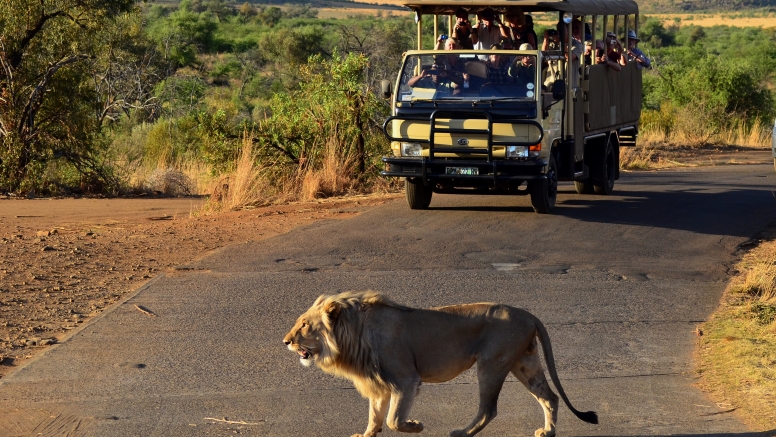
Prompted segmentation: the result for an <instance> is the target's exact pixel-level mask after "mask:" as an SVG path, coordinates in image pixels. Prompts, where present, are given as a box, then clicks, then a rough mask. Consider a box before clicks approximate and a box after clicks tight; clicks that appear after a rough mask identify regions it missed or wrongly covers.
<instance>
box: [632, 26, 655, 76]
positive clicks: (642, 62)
mask: <svg viewBox="0 0 776 437" xmlns="http://www.w3.org/2000/svg"><path fill="white" fill-rule="evenodd" d="M639 41H641V40H640V39H639V38H638V37H637V36H636V32H634V31H633V30H629V31H628V50H627V53H628V60H629V61H636V66H638V67H639V70H641V69H642V68H645V67H646V68H649V67H650V66H652V62H650V60H649V58H648V57H647V56H646V55H645V54H644V52H642V51H641V50H639V49H637V48H636V44H638V43H639Z"/></svg>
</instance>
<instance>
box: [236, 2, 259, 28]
mask: <svg viewBox="0 0 776 437" xmlns="http://www.w3.org/2000/svg"><path fill="white" fill-rule="evenodd" d="M258 14H259V11H257V10H256V8H255V7H254V6H253V5H252V4H250V3H248V2H245V3H243V4H242V6H240V16H241V17H242V20H243V24H245V23H246V22H247V21H248V20H249V19H251V18H253V17H255V16H256V15H258Z"/></svg>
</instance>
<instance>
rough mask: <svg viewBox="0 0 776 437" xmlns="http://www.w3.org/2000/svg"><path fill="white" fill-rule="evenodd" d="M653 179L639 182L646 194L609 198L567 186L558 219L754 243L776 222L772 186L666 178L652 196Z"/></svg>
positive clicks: (618, 191) (621, 189)
mask: <svg viewBox="0 0 776 437" xmlns="http://www.w3.org/2000/svg"><path fill="white" fill-rule="evenodd" d="M650 176H651V175H645V176H642V175H640V176H639V177H638V179H639V182H638V188H640V189H634V188H636V187H634V184H633V182H631V183H629V184H622V185H620V186H617V185H615V191H614V192H613V193H612V194H611V195H609V196H598V195H578V194H576V192H574V190H573V187H572V188H571V189H570V190H569V187H568V186H562V187H561V192H560V193H559V195H558V202H557V204H556V209H555V211H554V214H557V215H561V216H563V217H567V218H572V219H576V220H580V221H587V222H598V223H617V224H626V225H636V226H646V227H655V228H666V229H677V230H686V231H691V232H697V233H702V234H713V235H729V236H739V237H750V236H752V235H753V234H754V233H755V232H757V231H758V230H760V229H762V228H763V227H765V226H767V225H768V224H770V223H772V222H773V221H774V220H776V194H774V192H773V187H772V186H766V185H765V184H763V185H753V184H740V185H735V186H733V185H731V184H729V183H727V184H726V183H714V182H704V181H698V180H697V179H694V180H682V179H679V180H672V181H670V182H669V181H666V180H665V178H663V179H662V180H660V185H663V186H662V187H659V189H656V190H655V191H647V190H644V189H643V186H644V185H649V180H650ZM655 179H656V180H659V179H660V178H655ZM621 181H622V180H621ZM768 182H771V180H770V179H769V180H768ZM669 183H670V187H669V188H665V186H666V185H669ZM743 217H746V220H742V218H743Z"/></svg>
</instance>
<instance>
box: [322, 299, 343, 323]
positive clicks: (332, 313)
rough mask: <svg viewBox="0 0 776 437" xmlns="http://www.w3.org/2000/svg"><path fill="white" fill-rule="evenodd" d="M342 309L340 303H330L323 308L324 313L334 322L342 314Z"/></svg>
mask: <svg viewBox="0 0 776 437" xmlns="http://www.w3.org/2000/svg"><path fill="white" fill-rule="evenodd" d="M340 308H341V306H340V304H339V302H329V303H327V304H326V306H325V307H323V312H324V314H326V315H327V316H329V319H331V320H334V319H336V318H337V315H338V314H339V312H340Z"/></svg>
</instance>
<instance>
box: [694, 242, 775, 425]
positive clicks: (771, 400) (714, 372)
mask: <svg viewBox="0 0 776 437" xmlns="http://www.w3.org/2000/svg"><path fill="white" fill-rule="evenodd" d="M738 270H739V271H740V274H739V275H738V276H737V277H736V278H735V279H734V280H733V281H732V282H731V284H730V286H729V287H728V290H727V292H726V294H725V299H724V301H723V304H722V306H721V307H720V309H719V310H718V311H717V313H715V314H714V315H713V316H712V317H711V319H710V320H709V321H708V322H706V323H705V324H704V325H703V326H702V328H701V332H702V333H703V335H702V336H701V337H700V341H699V348H698V372H699V374H700V376H701V386H702V387H703V388H704V389H705V390H707V391H709V392H710V393H711V395H712V397H713V398H714V399H715V400H717V401H719V402H725V403H728V404H730V405H731V406H732V408H736V409H737V410H738V412H739V415H740V417H742V418H743V419H744V420H745V421H746V422H747V423H748V424H749V425H750V426H752V427H754V428H756V429H760V430H772V429H774V428H776V241H770V242H767V243H763V244H761V245H760V246H759V247H757V248H755V249H753V250H752V251H751V252H749V253H748V254H747V255H746V256H745V257H744V258H743V259H742V261H741V262H740V263H739V265H738Z"/></svg>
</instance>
